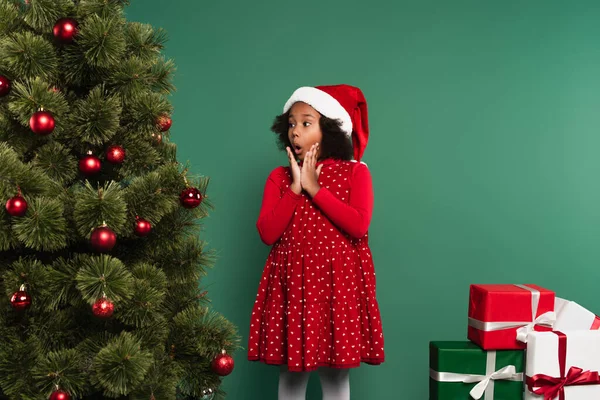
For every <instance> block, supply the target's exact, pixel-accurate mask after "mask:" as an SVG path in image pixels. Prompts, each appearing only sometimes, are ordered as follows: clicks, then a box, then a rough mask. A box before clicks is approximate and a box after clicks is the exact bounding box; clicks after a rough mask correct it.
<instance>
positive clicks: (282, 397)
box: [278, 365, 350, 400]
mask: <svg viewBox="0 0 600 400" xmlns="http://www.w3.org/2000/svg"><path fill="white" fill-rule="evenodd" d="M317 372H318V374H319V378H320V380H321V389H322V391H323V400H350V370H349V369H340V368H319V369H318V371H317ZM309 377H310V372H290V371H288V369H287V366H285V365H282V366H281V369H280V371H279V390H278V393H279V397H278V398H279V400H305V399H306V386H307V384H308V378H309Z"/></svg>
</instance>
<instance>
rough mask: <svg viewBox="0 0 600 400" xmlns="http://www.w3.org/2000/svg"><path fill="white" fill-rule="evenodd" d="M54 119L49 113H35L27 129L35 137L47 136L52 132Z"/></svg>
mask: <svg viewBox="0 0 600 400" xmlns="http://www.w3.org/2000/svg"><path fill="white" fill-rule="evenodd" d="M54 125H55V121H54V117H53V116H52V113H50V112H49V111H37V112H35V113H33V115H32V116H31V118H30V119H29V127H30V128H31V130H32V131H33V133H35V134H36V135H41V136H45V135H49V134H51V133H52V131H53V130H54Z"/></svg>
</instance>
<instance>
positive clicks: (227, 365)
mask: <svg viewBox="0 0 600 400" xmlns="http://www.w3.org/2000/svg"><path fill="white" fill-rule="evenodd" d="M211 366H212V370H213V371H214V372H215V373H216V374H217V375H220V376H226V375H229V374H230V373H231V371H233V357H231V356H230V355H229V354H227V353H226V352H225V350H223V352H222V353H221V354H219V355H218V356H216V357H215V358H214V359H213V361H212V364H211Z"/></svg>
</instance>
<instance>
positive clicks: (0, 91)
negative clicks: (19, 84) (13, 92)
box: [0, 75, 10, 97]
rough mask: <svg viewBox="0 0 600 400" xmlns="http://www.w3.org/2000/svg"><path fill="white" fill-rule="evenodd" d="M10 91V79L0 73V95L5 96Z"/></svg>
mask: <svg viewBox="0 0 600 400" xmlns="http://www.w3.org/2000/svg"><path fill="white" fill-rule="evenodd" d="M9 92H10V79H8V78H7V77H5V76H4V75H0V97H4V96H6V95H7V94H8V93H9Z"/></svg>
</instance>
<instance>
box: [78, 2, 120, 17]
mask: <svg viewBox="0 0 600 400" xmlns="http://www.w3.org/2000/svg"><path fill="white" fill-rule="evenodd" d="M77 12H78V15H79V17H80V18H82V19H83V18H85V17H88V16H90V15H92V14H97V15H99V16H100V17H102V18H107V17H110V16H114V15H119V14H121V13H122V12H123V1H119V0H81V1H80V2H79V7H78V9H77Z"/></svg>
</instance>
